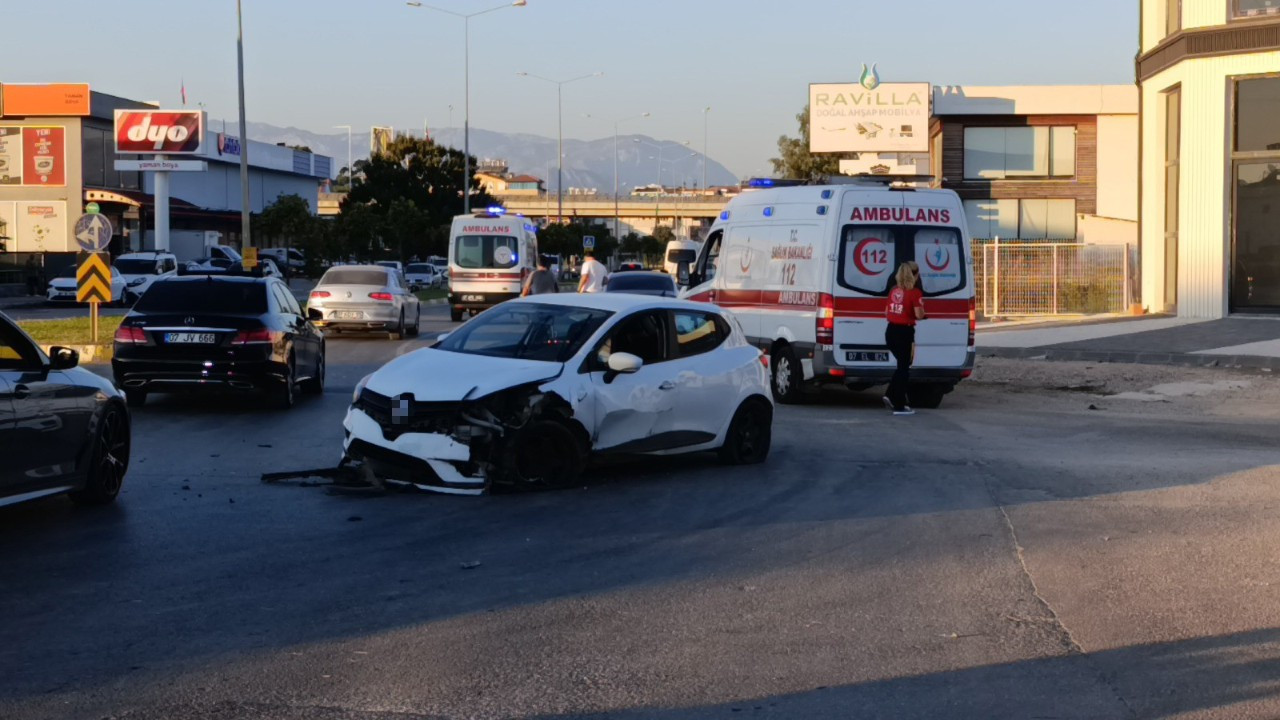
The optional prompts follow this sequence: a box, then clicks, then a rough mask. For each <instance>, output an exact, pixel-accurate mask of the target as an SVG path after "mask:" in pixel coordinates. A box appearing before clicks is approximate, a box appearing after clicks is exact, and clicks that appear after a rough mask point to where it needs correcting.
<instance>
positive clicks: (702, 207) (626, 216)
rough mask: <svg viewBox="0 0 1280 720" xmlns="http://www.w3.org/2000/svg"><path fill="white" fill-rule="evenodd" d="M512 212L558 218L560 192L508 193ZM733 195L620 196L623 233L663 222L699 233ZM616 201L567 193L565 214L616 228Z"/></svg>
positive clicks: (644, 231) (646, 230)
mask: <svg viewBox="0 0 1280 720" xmlns="http://www.w3.org/2000/svg"><path fill="white" fill-rule="evenodd" d="M498 199H499V200H501V201H502V205H503V207H505V208H506V209H507V212H509V213H519V214H520V215H524V216H525V217H528V218H533V219H534V220H549V221H550V222H555V221H556V219H557V217H558V216H557V208H556V196H555V194H554V193H543V194H541V195H537V196H531V195H520V196H516V195H508V196H500V197H499V198H498ZM728 202H729V198H728V197H724V196H687V195H669V196H658V197H649V196H636V195H628V196H626V197H624V198H620V199H619V201H618V204H617V213H618V214H617V217H618V220H619V233H620V234H621V235H626V234H627V233H629V232H636V233H639V234H641V235H651V234H653V231H654V229H655V228H657V227H658V226H659V225H667V226H669V227H671V229H672V230H674V231H675V234H676V236H677V237H698V235H699V233H700V231H701V230H702V229H703V228H706V227H709V226H710V225H711V223H712V221H714V220H715V218H716V217H718V216H719V215H720V211H721V210H724V206H725V205H726V204H728ZM614 207H615V206H614V201H613V197H611V196H609V195H565V196H564V218H565V220H566V221H568V222H571V221H574V220H595V221H605V222H607V223H608V225H609V227H610V229H612V228H613V219H614V217H615V216H614Z"/></svg>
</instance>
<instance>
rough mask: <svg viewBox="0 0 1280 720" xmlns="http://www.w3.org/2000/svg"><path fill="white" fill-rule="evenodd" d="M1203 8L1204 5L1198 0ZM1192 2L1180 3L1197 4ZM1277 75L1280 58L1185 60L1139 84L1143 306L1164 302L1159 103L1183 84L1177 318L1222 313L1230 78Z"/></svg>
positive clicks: (1226, 243)
mask: <svg viewBox="0 0 1280 720" xmlns="http://www.w3.org/2000/svg"><path fill="white" fill-rule="evenodd" d="M1199 1H1200V2H1204V1H1205V0H1199ZM1195 4H1196V3H1195V2H1189V3H1186V4H1184V8H1185V7H1187V6H1189V5H1190V6H1194V5H1195ZM1268 72H1270V73H1275V72H1280V52H1269V53H1253V54H1248V55H1236V56H1222V57H1210V58H1200V59H1194V60H1185V61H1183V62H1181V63H1179V64H1178V65H1177V66H1175V67H1172V68H1170V69H1168V70H1165V71H1164V72H1162V73H1160V74H1158V75H1156V76H1155V77H1153V78H1151V79H1149V80H1147V81H1146V82H1145V83H1143V87H1142V93H1143V96H1142V97H1143V103H1144V104H1143V109H1144V111H1145V112H1144V113H1143V117H1142V133H1143V157H1142V173H1143V188H1142V197H1141V212H1142V238H1141V242H1142V302H1143V304H1144V305H1145V306H1146V307H1147V308H1148V309H1150V310H1160V309H1161V306H1162V298H1163V297H1164V269H1165V268H1164V122H1165V112H1164V97H1163V95H1162V94H1161V93H1162V92H1163V91H1165V90H1167V89H1169V88H1171V87H1173V86H1175V85H1178V84H1181V86H1182V143H1181V161H1180V165H1181V167H1180V170H1181V172H1180V173H1179V175H1180V187H1179V203H1178V210H1179V212H1178V225H1179V232H1180V238H1179V243H1178V316H1179V317H1196V318H1220V317H1224V316H1225V315H1226V314H1227V278H1228V258H1229V257H1230V254H1231V224H1230V222H1231V218H1230V207H1231V184H1230V183H1229V182H1228V176H1229V174H1230V171H1231V168H1230V155H1229V153H1228V146H1229V143H1230V141H1231V132H1230V129H1229V128H1228V127H1227V103H1228V98H1229V94H1228V91H1229V87H1228V82H1227V77H1228V76H1233V75H1253V74H1260V73H1268Z"/></svg>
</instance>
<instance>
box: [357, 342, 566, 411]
mask: <svg viewBox="0 0 1280 720" xmlns="http://www.w3.org/2000/svg"><path fill="white" fill-rule="evenodd" d="M563 370H564V365H563V364H562V363H557V362H541V361H537V360H515V359H511V358H497V357H489V356H487V355H468V354H465V353H456V352H449V351H447V350H435V349H432V348H425V349H422V350H418V351H415V352H411V353H409V354H408V355H402V356H400V357H398V358H396V359H395V360H392V361H391V362H389V363H387V364H386V365H383V366H382V367H381V368H379V369H378V371H377V372H375V373H374V374H373V376H372V377H370V378H369V384H368V385H366V386H365V387H367V388H369V389H370V390H372V391H373V392H376V393H378V394H380V395H386V396H387V397H396V396H397V395H400V394H402V393H412V394H413V397H414V399H415V400H418V401H421V402H456V401H458V400H468V399H476V398H481V397H484V396H485V395H489V394H492V393H495V392H498V391H499V390H505V389H507V388H511V387H516V386H518V385H526V384H528V383H534V382H541V381H545V380H551V379H553V378H555V377H557V376H558V375H560V373H561V372H563Z"/></svg>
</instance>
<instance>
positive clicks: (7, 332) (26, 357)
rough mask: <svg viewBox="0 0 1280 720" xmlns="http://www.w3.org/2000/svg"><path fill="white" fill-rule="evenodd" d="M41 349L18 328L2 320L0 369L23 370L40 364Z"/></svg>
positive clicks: (0, 330) (0, 324) (0, 326)
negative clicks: (37, 348) (39, 353)
mask: <svg viewBox="0 0 1280 720" xmlns="http://www.w3.org/2000/svg"><path fill="white" fill-rule="evenodd" d="M38 352H39V351H38V350H36V348H35V347H34V346H33V345H32V344H31V343H29V342H27V340H26V338H24V337H22V333H20V332H19V331H18V329H17V328H15V327H12V326H10V325H9V324H7V323H5V322H4V321H3V320H0V370H21V369H23V368H29V367H35V366H36V365H39V364H40V356H39V355H38V354H37V353H38Z"/></svg>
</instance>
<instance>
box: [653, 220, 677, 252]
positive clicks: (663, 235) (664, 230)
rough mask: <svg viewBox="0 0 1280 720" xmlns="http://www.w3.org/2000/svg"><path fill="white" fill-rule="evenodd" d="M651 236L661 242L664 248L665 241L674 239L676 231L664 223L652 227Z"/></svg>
mask: <svg viewBox="0 0 1280 720" xmlns="http://www.w3.org/2000/svg"><path fill="white" fill-rule="evenodd" d="M653 237H654V239H655V240H657V241H658V242H660V243H662V247H664V248H665V247H666V246H667V243H669V242H671V241H672V240H675V239H676V233H675V231H674V230H672V229H671V228H670V227H668V226H666V225H659V226H658V227H656V228H654V229H653Z"/></svg>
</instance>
